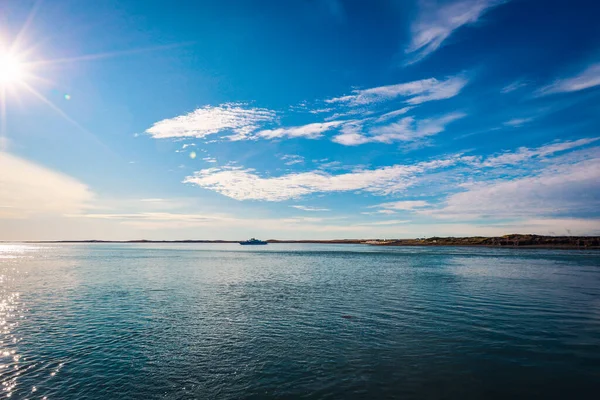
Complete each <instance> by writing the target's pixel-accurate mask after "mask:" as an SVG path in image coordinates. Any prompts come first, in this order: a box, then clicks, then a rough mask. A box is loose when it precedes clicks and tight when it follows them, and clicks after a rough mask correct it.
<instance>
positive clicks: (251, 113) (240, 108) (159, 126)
mask: <svg viewBox="0 0 600 400" xmlns="http://www.w3.org/2000/svg"><path fill="white" fill-rule="evenodd" d="M275 117H276V114H275V112H274V111H272V110H268V109H265V108H253V107H247V106H245V105H243V104H239V103H228V104H222V105H219V106H205V107H202V108H198V109H197V110H195V111H192V112H191V113H188V114H185V115H180V116H177V117H175V118H169V119H163V120H162V121H158V122H156V123H155V124H154V125H152V126H151V127H150V128H148V129H147V130H146V133H147V134H149V135H150V136H152V137H153V138H155V139H167V138H186V137H187V138H190V137H193V138H204V137H206V136H209V135H213V134H217V133H221V132H228V131H231V132H233V133H234V134H233V135H230V136H229V137H228V138H229V139H230V140H241V139H246V138H247V136H248V135H249V134H250V133H251V132H253V131H255V130H256V129H258V128H259V127H260V126H261V125H262V124H264V123H268V122H272V121H273V120H274V119H275Z"/></svg>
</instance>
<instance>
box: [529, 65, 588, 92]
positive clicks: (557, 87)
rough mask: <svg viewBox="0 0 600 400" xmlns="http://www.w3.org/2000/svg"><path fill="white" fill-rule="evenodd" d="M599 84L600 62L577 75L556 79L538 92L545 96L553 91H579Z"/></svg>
mask: <svg viewBox="0 0 600 400" xmlns="http://www.w3.org/2000/svg"><path fill="white" fill-rule="evenodd" d="M599 85H600V63H597V64H592V65H590V66H589V67H587V68H586V69H585V70H584V71H582V72H580V73H579V74H578V75H576V76H573V77H570V78H563V79H558V80H556V81H555V82H554V83H552V84H550V85H548V86H545V87H543V88H541V89H539V90H538V92H537V94H538V95H540V96H544V95H548V94H553V93H565V92H577V91H579V90H584V89H589V88H592V87H596V86H599Z"/></svg>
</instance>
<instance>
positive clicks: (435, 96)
mask: <svg viewBox="0 0 600 400" xmlns="http://www.w3.org/2000/svg"><path fill="white" fill-rule="evenodd" d="M467 83H468V81H467V79H466V78H465V77H463V76H451V77H448V78H446V79H445V80H438V79H436V78H427V79H421V80H417V81H412V82H405V83H399V84H395V85H387V86H379V87H375V88H370V89H360V90H354V91H353V92H352V94H350V95H346V96H341V97H334V98H332V99H327V100H325V102H326V103H330V104H332V103H342V104H348V105H350V106H363V105H369V104H374V103H380V102H383V101H389V100H394V99H396V98H398V97H405V98H406V99H405V102H406V103H407V104H410V105H417V104H422V103H425V102H428V101H434V100H444V99H449V98H452V97H454V96H456V95H457V94H458V93H460V91H461V90H462V88H464V87H465V85H466V84H467Z"/></svg>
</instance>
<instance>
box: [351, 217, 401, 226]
mask: <svg viewBox="0 0 600 400" xmlns="http://www.w3.org/2000/svg"><path fill="white" fill-rule="evenodd" d="M409 222H411V221H410V220H405V219H388V220H385V221H377V222H366V223H363V224H360V225H366V226H369V225H370V226H380V225H401V224H407V223H409Z"/></svg>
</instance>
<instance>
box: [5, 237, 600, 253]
mask: <svg viewBox="0 0 600 400" xmlns="http://www.w3.org/2000/svg"><path fill="white" fill-rule="evenodd" d="M239 242H240V241H238V240H192V239H190V240H143V239H141V240H27V241H3V242H0V243H39V244H43V243H54V244H58V243H88V244H93V243H123V244H144V243H167V244H168V243H179V244H185V243H206V244H220V243H222V244H231V243H239ZM267 242H269V243H273V244H276V243H306V244H364V245H371V246H404V247H450V246H452V247H457V246H458V247H486V248H524V249H575V250H577V249H579V250H598V249H600V236H542V235H523V234H512V235H505V236H497V237H483V236H470V237H430V238H417V239H332V240H277V239H270V240H267Z"/></svg>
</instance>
